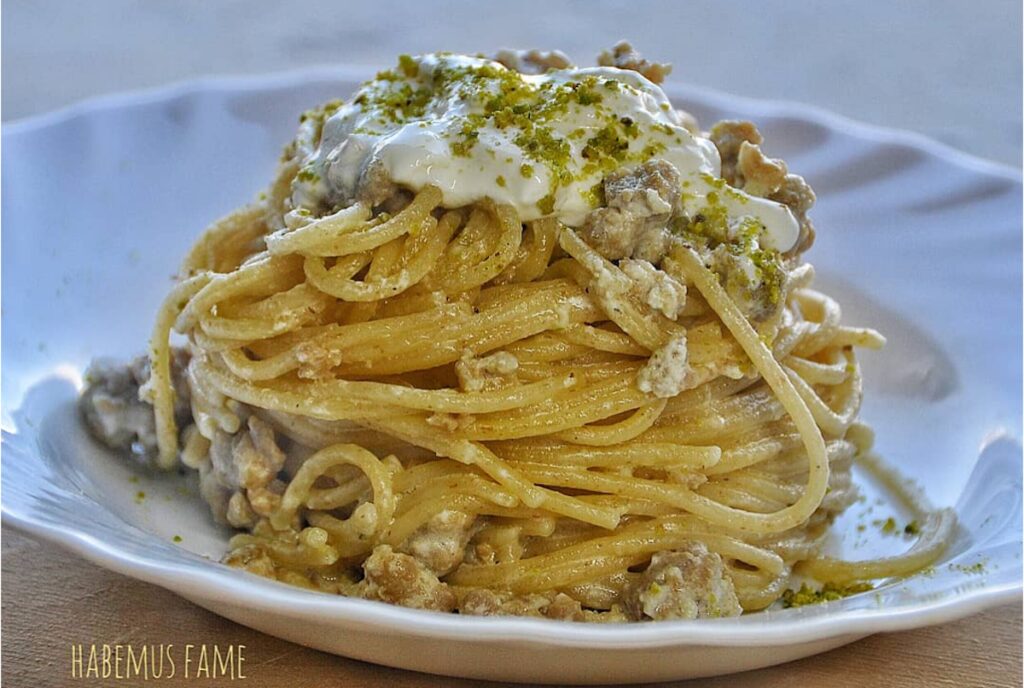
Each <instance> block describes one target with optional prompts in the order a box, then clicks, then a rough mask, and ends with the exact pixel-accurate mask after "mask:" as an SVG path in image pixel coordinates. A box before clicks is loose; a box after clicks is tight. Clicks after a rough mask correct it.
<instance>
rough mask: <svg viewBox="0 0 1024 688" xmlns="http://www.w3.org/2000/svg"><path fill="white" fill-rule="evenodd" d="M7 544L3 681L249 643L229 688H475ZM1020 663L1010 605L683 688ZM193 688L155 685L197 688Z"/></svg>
mask: <svg viewBox="0 0 1024 688" xmlns="http://www.w3.org/2000/svg"><path fill="white" fill-rule="evenodd" d="M2 540H3V577H2V586H3V590H2V593H3V595H2V610H0V611H2V614H3V624H4V625H3V631H4V634H3V657H2V660H3V669H4V679H6V680H5V682H4V685H11V686H35V687H38V688H44V687H46V686H64V685H71V684H72V681H71V679H70V672H71V649H70V648H71V646H72V645H73V644H75V645H77V644H83V645H85V646H88V645H90V644H92V643H95V644H97V645H99V644H103V643H107V644H111V645H113V644H130V645H132V646H134V647H140V646H142V645H145V644H159V643H164V644H167V643H173V644H175V645H176V646H177V647H179V648H180V647H183V646H184V645H185V644H186V643H192V644H194V645H196V646H199V645H201V644H204V643H205V644H215V643H218V644H221V645H226V644H234V645H244V646H245V648H246V649H245V663H244V665H243V666H244V670H245V677H246V678H245V680H244V681H236V682H234V683H232V685H236V684H237V685H245V686H252V687H253V688H258V687H263V686H267V687H269V686H285V685H289V686H294V685H306V686H313V685H339V686H346V687H349V688H355V687H360V688H375V687H377V686H380V687H381V688H384V687H390V686H395V685H402V686H417V687H423V688H426V687H428V686H429V687H433V686H453V687H461V686H471V685H477V684H478V683H479V682H474V681H468V680H467V681H463V680H456V679H450V678H445V677H439V676H429V675H427V674H417V673H413V672H406V671H400V670H398V669H389V668H386V667H379V666H374V665H371V664H365V663H363V662H357V661H355V660H351V659H345V658H343V657H335V656H333V655H329V654H325V653H323V652H318V651H316V650H310V649H308V648H304V647H300V646H298V645H293V644H291V643H288V642H285V641H283V640H278V639H277V638H273V637H270V636H267V635H264V634H262V633H259V632H257V631H253V630H251V629H249V628H246V627H244V626H239V625H238V624H236V623H233V622H231V621H228V620H226V619H223V618H221V617H218V616H216V615H214V614H211V613H210V612H207V611H206V610H204V609H201V608H199V607H197V606H194V605H193V604H191V603H189V602H186V601H184V600H182V599H180V598H178V597H177V596H175V595H174V594H173V593H170V592H167V591H166V590H163V589H161V588H157V587H154V586H152V585H149V584H147V583H141V582H139V581H135V580H132V579H130V578H125V577H123V576H120V575H117V574H114V573H110V572H108V571H105V570H103V569H101V568H98V567H96V566H94V565H92V564H90V563H88V562H86V561H83V560H81V559H79V558H77V557H76V556H74V555H72V554H70V553H67V552H65V551H63V550H61V549H59V548H58V547H56V546H54V545H51V544H49V543H42V542H38V541H36V540H33V539H31V538H29V537H26V536H24V535H22V534H21V533H19V532H17V531H15V530H13V529H11V528H9V527H6V526H5V527H4V528H3V535H2ZM1021 667H1022V663H1021V608H1020V606H1019V605H1012V606H1006V607H999V608H996V609H993V610H990V611H988V612H985V613H982V614H979V615H977V616H974V617H970V618H967V619H963V620H960V621H956V622H953V623H950V624H946V625H944V626H936V627H932V628H923V629H919V630H915V631H908V632H904V633H892V634H883V635H876V636H872V637H869V638H866V639H864V640H861V641H859V642H857V643H854V644H852V645H848V646H847V647H843V648H839V649H838V650H833V651H832V652H829V653H826V654H823V655H819V656H817V657H812V658H810V659H804V660H800V661H797V662H792V663H789V664H784V665H782V666H778V667H772V668H769V669H762V670H760V671H751V672H747V673H744V674H738V675H735V676H729V677H721V678H716V679H709V680H704V681H694V682H691V683H686V684H685V685H687V686H690V685H699V686H721V687H723V688H724V687H726V686H728V687H729V688H744V687H745V686H762V687H771V686H815V685H828V686H829V687H830V688H845V687H847V686H874V685H879V680H880V679H881V678H882V677H885V685H886V686H889V687H891V688H909V687H910V686H928V688H936V687H939V686H956V687H958V688H966V687H973V686H1019V685H1021V683H1022V680H1024V677H1022V673H1021V672H1022V669H1021ZM299 678H301V682H297V679H299ZM197 681H198V680H197V679H195V678H193V679H190V680H189V681H185V680H182V681H180V682H179V681H177V680H170V681H165V680H161V681H159V682H158V683H159V684H160V685H195V684H196V683H197ZM198 682H200V683H203V684H213V685H226V684H228V683H230V682H229V681H226V680H223V681H220V682H216V681H198ZM73 683H74V684H76V685H77V684H85V685H90V684H95V685H124V684H125V682H123V681H121V682H115V681H112V680H111V681H108V682H103V681H95V680H91V681H90V680H84V681H83V680H75V681H74V682H73ZM153 683H154V684H155V683H156V682H153ZM147 685H148V684H147ZM486 685H495V686H498V685H506V684H489V683H488V684H486ZM507 685H512V684H507ZM663 685H670V684H663ZM678 685H682V684H678Z"/></svg>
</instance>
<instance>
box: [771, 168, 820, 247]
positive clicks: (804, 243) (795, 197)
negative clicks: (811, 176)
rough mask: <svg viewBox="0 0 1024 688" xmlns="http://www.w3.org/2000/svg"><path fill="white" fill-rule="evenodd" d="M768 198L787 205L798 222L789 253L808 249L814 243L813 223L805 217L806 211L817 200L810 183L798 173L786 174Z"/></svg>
mask: <svg viewBox="0 0 1024 688" xmlns="http://www.w3.org/2000/svg"><path fill="white" fill-rule="evenodd" d="M768 198H769V199H771V200H773V201H776V202H778V203H782V204H783V205H787V206H789V209H790V210H792V211H793V214H794V215H795V216H796V219H797V221H798V222H799V223H800V236H799V237H798V238H797V241H796V245H795V246H793V248H791V249H790V250H789V253H791V254H794V255H799V254H800V253H803V252H804V251H806V250H807V249H809V248H810V247H811V245H812V244H813V243H814V224H813V223H812V222H811V218H809V217H807V211H808V210H810V209H811V206H813V205H814V201H815V200H817V199H816V198H815V195H814V190H813V189H811V185H810V184H808V183H807V182H806V181H805V180H804V178H803V177H801V176H800V175H798V174H787V175H786V178H785V180H784V181H783V183H782V186H781V187H780V188H779V189H778V190H777V191H775V192H774V193H772V194H771V195H770V196H768Z"/></svg>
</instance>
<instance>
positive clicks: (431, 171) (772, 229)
mask: <svg viewBox="0 0 1024 688" xmlns="http://www.w3.org/2000/svg"><path fill="white" fill-rule="evenodd" d="M684 122H685V119H684V117H683V116H682V115H681V114H680V113H679V112H677V111H676V110H675V109H674V108H673V107H672V106H671V104H670V102H669V100H668V97H667V96H666V95H665V93H664V91H662V89H661V88H660V87H659V86H658V85H656V84H654V83H652V82H651V81H649V80H648V79H646V78H645V77H643V76H641V75H640V74H639V73H637V72H635V71H632V70H628V69H619V68H617V67H610V66H603V67H589V68H574V67H571V68H565V69H549V70H548V71H547V72H545V73H543V74H523V73H520V72H518V71H515V70H512V69H508V68H507V67H505V66H504V65H502V64H501V63H499V62H496V61H493V60H489V59H486V58H482V57H468V56H464V55H455V54H452V53H434V54H428V55H421V56H410V55H403V56H401V57H400V58H399V60H398V64H397V65H396V66H395V67H394V68H392V69H388V70H385V71H382V72H379V73H378V74H377V75H376V77H375V78H374V79H371V80H370V81H367V82H366V83H364V84H363V85H362V86H361V87H360V89H359V90H358V91H357V92H356V93H355V94H354V95H353V97H352V98H351V99H350V100H349V101H348V102H346V103H344V104H342V103H340V102H332V103H330V104H328V105H326V106H324V107H322V108H318V109H316V110H312V111H310V112H308V113H306V115H304V118H303V122H302V127H304V129H300V138H302V140H303V142H304V143H303V144H302V145H296V147H295V150H296V151H297V157H298V158H299V161H300V164H299V169H300V172H299V174H298V176H297V177H296V179H295V182H294V184H293V192H292V202H293V205H294V206H296V207H307V208H311V209H313V210H314V211H318V212H322V211H324V210H325V209H332V208H338V207H342V206H345V205H348V204H351V203H352V202H354V201H355V200H356V199H358V198H360V197H361V195H360V193H361V191H362V190H364V187H365V185H366V184H367V183H368V180H369V181H372V180H379V179H386V180H387V181H388V182H389V183H393V184H396V185H397V186H399V187H403V188H407V189H411V190H413V191H415V190H418V189H420V188H423V187H424V186H427V185H434V186H436V187H438V188H439V189H440V190H441V192H442V195H443V205H445V206H446V207H458V206H463V205H467V204H470V203H473V202H476V201H480V200H482V199H484V198H491V199H492V200H494V201H496V202H499V203H507V204H510V205H512V206H514V207H515V208H516V210H517V212H518V213H519V215H520V217H521V218H522V219H523V220H524V221H529V220H533V219H537V218H539V217H551V216H553V217H557V218H558V219H559V220H561V221H562V222H564V223H565V224H567V225H569V226H573V227H578V226H580V225H582V223H583V222H584V220H585V218H586V216H587V214H588V213H589V212H590V211H591V210H593V209H594V208H596V207H599V206H601V204H602V203H603V200H604V199H603V194H602V193H601V191H600V187H601V181H602V179H603V178H604V177H605V176H607V175H608V174H609V173H611V172H614V171H616V170H619V169H622V168H628V167H632V166H637V165H640V164H643V163H645V162H648V161H651V160H654V159H661V160H664V161H666V162H668V163H669V164H671V165H672V166H673V167H675V168H676V170H678V172H679V174H680V177H681V178H682V179H685V180H687V181H688V182H689V184H690V185H689V188H688V189H687V191H686V193H685V195H684V196H683V197H682V198H681V199H680V205H681V206H685V207H686V209H687V211H690V210H695V209H696V207H698V206H701V205H707V206H709V207H710V206H713V205H715V203H714V202H707V199H706V194H707V193H709V192H715V193H716V194H717V195H719V196H721V197H722V199H721V200H720V203H721V204H722V205H723V207H725V208H726V209H727V211H728V213H729V214H730V215H736V214H737V211H740V212H741V214H745V215H750V216H751V217H755V218H758V221H759V222H760V224H761V226H763V227H765V231H766V233H767V234H766V236H765V237H763V238H762V242H764V243H767V244H770V245H772V246H773V247H774V248H778V249H780V250H787V249H788V248H790V247H791V246H792V244H793V243H794V241H795V239H796V236H797V234H798V231H799V228H798V225H797V222H796V220H795V219H794V217H793V215H792V213H791V212H790V211H789V210H788V208H786V207H785V206H783V205H781V204H779V203H776V202H773V201H769V200H766V199H762V198H755V197H752V196H748V195H747V194H745V193H744V192H742V191H739V190H736V189H732V187H728V186H727V185H725V182H724V181H723V180H721V179H719V176H720V174H721V160H720V157H719V154H718V150H717V149H716V147H715V145H714V144H713V143H712V142H711V141H710V140H709V139H707V138H704V137H703V136H699V135H695V134H693V133H691V132H690V131H689V130H688V129H687V128H686V127H685V126H684ZM371 172H372V173H371ZM362 196H363V197H365V196H369V197H376V196H375V195H374V194H362ZM691 206H692V207H691ZM768 235H770V236H768Z"/></svg>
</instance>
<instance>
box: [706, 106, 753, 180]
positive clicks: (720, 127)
mask: <svg viewBox="0 0 1024 688" xmlns="http://www.w3.org/2000/svg"><path fill="white" fill-rule="evenodd" d="M708 137H709V138H710V139H711V142H712V143H713V144H715V148H717V149H718V155H719V156H720V157H721V158H722V179H724V180H725V181H726V182H728V183H729V185H731V186H737V183H736V163H737V161H738V160H739V157H740V148H741V147H742V146H743V144H744V143H751V144H754V145H757V146H759V145H761V144H762V143H764V138H763V137H762V136H761V132H759V131H758V130H757V127H756V126H754V123H753V122H745V121H741V120H731V119H726V120H722V121H721V122H717V123H716V124H715V125H714V126H713V127H711V132H710V133H709V134H708ZM737 188H739V187H737Z"/></svg>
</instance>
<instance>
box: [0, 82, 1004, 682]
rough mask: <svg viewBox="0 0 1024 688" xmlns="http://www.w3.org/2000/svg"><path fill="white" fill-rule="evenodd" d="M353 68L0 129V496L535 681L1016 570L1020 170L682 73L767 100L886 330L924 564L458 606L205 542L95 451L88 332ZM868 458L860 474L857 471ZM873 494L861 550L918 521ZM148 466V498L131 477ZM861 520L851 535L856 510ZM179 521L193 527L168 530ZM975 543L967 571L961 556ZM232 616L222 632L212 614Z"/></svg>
mask: <svg viewBox="0 0 1024 688" xmlns="http://www.w3.org/2000/svg"><path fill="white" fill-rule="evenodd" d="M367 76H369V72H368V71H362V70H361V71H359V72H355V71H351V70H349V71H344V70H340V71H339V70H331V71H324V70H321V71H312V72H303V73H298V74H288V75H282V76H274V77H269V78H259V79H209V80H202V81H197V82H190V83H187V84H183V85H179V86H174V87H171V88H166V89H161V90H157V91H149V92H145V93H139V94H133V95H128V96H117V97H113V98H104V99H101V100H96V101H91V102H88V103H84V104H82V105H79V106H76V107H73V108H71V109H68V110H64V111H61V112H58V113H55V114H51V115H46V116H43V117H39V118H36V119H33V120H29V121H24V122H20V123H17V124H14V125H11V126H6V127H4V130H3V198H2V201H3V202H2V212H3V218H2V219H3V228H4V236H3V239H4V247H3V248H4V251H3V318H4V322H3V325H4V327H3V419H2V422H3V432H4V434H3V516H4V519H5V521H6V522H8V523H11V524H14V525H16V526H18V527H20V528H22V529H24V530H26V531H28V532H30V533H33V534H35V535H38V536H40V537H44V538H47V539H50V540H53V541H55V542H58V543H60V544H61V545H64V546H65V547H68V548H70V549H72V550H74V551H76V552H78V553H79V554H81V555H82V556H84V557H86V558H88V559H90V560H92V561H94V562H96V563H98V564H101V565H103V566H106V567H108V568H110V569H113V570H115V571H119V572H121V573H124V574H126V575H129V576H133V577H136V578H139V579H142V580H145V581H149V582H152V583H155V584H157V585H162V586H164V587H166V588H168V589H170V590H173V591H175V592H177V593H179V594H181V595H182V596H184V597H186V598H188V599H190V600H193V601H195V602H196V603H197V604H200V605H202V606H204V607H206V608H208V609H211V610H213V611H215V612H217V613H219V614H222V615H224V616H226V617H228V618H231V619H234V620H236V621H238V622H240V623H243V624H247V625H249V626H252V627H254V628H257V629H260V630H262V631H265V632H267V633H272V634H274V635H278V636H281V637H283V638H287V639H289V640H292V641H295V642H298V643H302V644H305V645H309V646H311V647H316V648H320V649H322V650H327V651H329V652H335V653H339V654H344V655H348V656H351V657H356V658H359V659H363V660H367V661H371V662H378V663H382V664H388V665H392V666H398V667H403V668H409V669H418V670H421V671H429V672H435V673H444V674H451V675H458V676H469V677H478V678H490V679H504V680H513V681H528V682H542V681H543V682H575V683H608V682H620V681H622V682H638V681H655V680H665V679H676V678H684V677H693V676H704V675H711V674H720V673H728V672H733V671H742V670H746V669H752V668H756V667H761V666H766V665H769V664H776V663H780V662H785V661H788V660H791V659H795V658H798V657H804V656H807V655H810V654H813V653H816V652H821V651H824V650H827V649H829V648H833V647H836V646H838V645H842V644H844V643H848V642H850V641H852V640H854V639H856V638H859V637H863V636H865V635H868V634H871V633H875V632H878V631H893V630H900V629H906V628H912V627H916V626H922V625H926V624H936V623H941V622H944V621H948V620H950V619H954V618H957V617H961V616H965V615H967V614H971V613H974V612H977V611H980V610H981V609H984V608H986V607H989V606H992V605H995V604H999V603H1004V602H1007V601H1010V600H1013V599H1015V598H1016V597H1017V596H1019V594H1020V589H1021V561H1020V551H1021V545H1020V540H1021V530H1020V529H1021V445H1020V437H1021V427H1020V421H1021V356H1020V351H1021V301H1020V284H1021V207H1020V198H1021V180H1020V176H1019V174H1017V173H1016V172H1014V171H1012V170H1010V169H1009V168H1003V167H1000V166H996V165H993V164H989V163H986V162H983V161H980V160H977V159H973V158H970V157H967V156H965V155H963V154H959V153H956V152H954V151H952V150H950V149H947V148H944V147H941V146H939V145H938V144H935V143H933V142H930V141H927V140H924V139H922V138H920V137H916V136H912V135H908V134H903V133H896V132H891V131H884V130H880V129H875V128H869V127H865V126H862V125H859V124H855V123H853V122H849V121H847V120H843V119H840V118H838V117H835V116H833V115H828V114H825V113H823V112H819V111H815V110H810V109H808V108H805V107H801V106H795V105H789V104H780V103H769V102H756V101H751V100H745V99H740V98H735V97H730V96H724V95H721V94H715V93H710V92H707V91H698V90H694V89H689V88H682V87H678V88H670V89H669V91H670V93H671V95H672V96H673V97H674V98H675V99H676V100H677V102H678V103H679V104H681V105H683V106H685V107H687V108H688V109H690V110H692V111H693V112H694V113H695V114H696V115H697V116H698V117H699V118H700V120H701V121H702V122H703V123H705V124H708V123H710V122H712V121H714V120H716V119H719V118H723V117H743V118H749V119H752V120H755V121H756V122H758V123H759V125H760V126H761V129H762V131H763V132H764V133H765V136H766V139H767V150H768V152H769V153H770V154H772V155H776V156H780V157H783V158H785V159H786V160H787V161H788V162H789V164H790V168H791V169H792V170H794V171H797V172H799V173H801V174H803V175H805V176H806V177H807V179H808V180H809V181H810V182H811V184H812V185H813V186H814V188H815V189H816V190H817V191H818V196H819V199H820V201H819V204H818V206H817V208H816V209H815V212H814V217H815V220H816V224H817V226H818V229H819V232H818V241H817V243H816V245H815V246H814V248H813V250H812V252H811V253H810V256H809V257H810V260H811V261H813V262H814V263H815V264H816V265H817V267H818V272H819V284H820V285H822V286H823V287H824V288H826V289H827V290H829V291H830V292H831V293H832V294H833V295H835V296H837V297H838V298H839V300H840V301H841V302H842V303H843V304H844V306H845V310H846V318H847V321H848V322H852V323H861V324H873V325H875V326H876V327H878V328H879V329H881V330H883V331H884V332H885V334H886V335H888V337H889V342H890V343H889V346H888V347H887V348H886V350H885V351H884V352H881V353H877V354H867V355H865V356H864V367H865V375H866V378H867V389H866V402H865V404H864V410H863V417H864V418H866V419H867V420H868V421H869V422H871V423H872V424H873V425H874V426H875V428H876V429H877V433H878V443H877V446H878V448H879V449H880V450H881V453H883V454H884V455H886V456H887V457H888V458H889V459H890V461H891V462H892V463H894V464H896V465H898V466H899V467H900V468H901V470H902V471H903V472H904V473H905V474H907V475H911V476H914V477H915V478H916V479H917V480H918V481H919V482H920V484H921V486H922V487H923V488H924V490H925V492H926V493H927V494H928V495H929V497H930V498H931V499H932V501H933V502H935V503H937V504H939V505H955V506H956V508H957V511H958V513H959V516H960V521H961V524H962V527H961V532H960V534H959V537H958V539H957V541H956V543H955V545H954V546H953V547H952V549H951V550H950V552H949V553H948V554H947V555H946V557H945V558H944V560H943V562H942V563H941V564H940V565H938V566H936V567H935V569H934V571H932V572H931V573H930V574H929V575H921V576H917V577H915V578H911V579H908V580H903V581H896V582H892V583H890V584H888V585H885V586H883V587H881V588H879V589H878V591H877V592H875V593H866V594H862V595H858V596H854V597H850V598H847V599H845V600H842V601H839V602H834V603H829V604H826V605H818V606H813V607H804V608H800V609H789V610H773V611H769V612H765V613H760V614H753V615H750V616H745V617H742V618H738V619H722V620H709V621H697V622H666V623H653V624H642V625H629V626H625V625H623V626H610V627H583V626H580V625H573V624H567V623H559V622H547V621H539V620H528V619H510V618H467V617H459V616H454V615H442V614H434V613H429V612H420V611H415V610H409V609H401V608H397V607H391V606H387V605H385V604H380V603H375V602H366V601H362V600H351V599H344V598H337V597H332V596H328V595H322V594H318V593H311V592H305V591H302V590H298V589H293V588H290V587H286V586H284V585H279V584H276V583H272V582H268V581H265V580H262V579H259V578H256V577H254V576H250V575H248V574H243V573H240V572H238V571H236V570H233V569H229V568H227V567H224V566H221V565H220V564H218V563H216V559H217V558H218V557H219V556H220V554H221V553H222V552H223V549H224V545H225V542H226V540H227V537H228V533H227V532H226V531H224V530H221V529H219V528H217V527H215V526H213V525H212V523H211V521H210V519H209V518H208V515H207V512H206V508H205V506H204V505H203V504H201V503H200V502H199V500H198V499H197V498H195V497H193V496H190V495H191V494H192V493H190V492H189V490H188V487H189V485H188V479H186V478H181V477H178V476H155V475H150V474H148V473H146V472H144V471H142V470H141V469H138V468H134V467H131V466H129V465H127V464H126V463H125V462H124V461H123V460H122V459H120V458H118V457H115V456H112V455H111V454H110V453H108V452H106V451H103V450H101V449H99V448H98V447H97V446H96V445H95V444H94V443H92V442H91V441H90V440H89V438H88V437H87V436H86V435H85V434H84V432H83V430H82V428H81V426H80V424H79V422H78V419H77V415H76V413H75V408H74V400H75V395H76V388H77V386H78V385H79V384H80V374H81V371H82V370H84V368H85V366H86V365H87V363H88V361H89V360H90V359H91V358H92V357H93V356H98V355H111V356H120V357H128V356H130V355H132V354H134V353H136V352H138V351H141V350H142V349H143V346H144V344H145V341H146V338H147V336H148V332H149V329H150V323H151V320H152V317H153V314H154V312H155V310H156V307H157V304H158V302H159V301H160V300H161V299H162V297H163V295H164V293H165V292H166V290H167V288H168V287H169V285H170V280H171V275H172V274H173V272H174V271H175V268H176V266H177V263H178V261H179V259H180V258H181V257H182V256H183V255H184V252H185V250H186V248H187V247H188V246H189V245H190V243H191V242H192V241H193V239H194V238H195V237H196V236H197V234H198V232H199V231H200V230H201V229H202V228H203V227H204V226H205V225H206V224H207V223H208V222H210V221H211V220H212V219H214V218H216V217H218V216H220V215H222V214H224V213H226V212H228V211H229V210H231V209H233V208H234V207H236V206H238V205H239V204H241V203H242V202H244V201H246V200H247V199H249V198H251V197H252V196H253V195H254V194H255V193H256V192H257V191H259V190H260V189H261V188H262V187H263V185H264V184H265V183H266V182H267V181H268V180H269V179H270V177H271V174H272V171H273V167H274V162H275V160H276V158H277V156H278V154H279V151H280V149H281V147H282V145H283V144H284V143H285V142H286V141H287V140H288V139H289V138H290V137H291V136H292V134H293V131H294V127H295V124H296V116H297V114H298V113H299V112H301V111H302V110H304V109H306V108H308V107H310V106H311V105H313V104H316V103H319V102H322V101H325V100H327V99H329V98H332V97H337V96H339V95H340V96H345V95H347V94H348V93H350V92H351V91H352V89H353V87H354V85H355V81H356V80H358V79H362V78H365V77H367ZM861 478H862V479H863V478H864V476H861ZM867 488H868V493H869V499H868V501H866V502H865V503H864V504H860V505H856V506H854V507H853V508H852V509H851V510H850V513H849V514H848V515H847V516H845V517H844V518H843V519H842V520H841V521H840V522H839V523H838V524H837V527H836V535H835V537H834V542H833V543H832V548H833V549H834V550H835V551H838V552H842V553H845V554H847V555H850V556H868V555H870V554H871V553H873V552H877V551H880V550H889V551H891V550H893V549H898V548H900V547H906V546H907V542H906V541H904V540H902V539H901V538H898V537H896V538H892V537H890V538H885V537H882V535H881V534H880V533H879V531H878V529H877V527H874V526H872V524H871V522H872V521H873V520H875V519H881V518H884V517H886V516H888V515H890V514H894V515H895V516H896V517H897V519H898V520H899V518H900V517H901V513H900V512H899V510H898V509H897V508H895V507H893V506H892V505H889V504H888V503H886V501H885V495H880V494H877V491H876V490H875V489H874V488H873V487H872V486H871V485H870V484H869V485H868V486H867ZM139 492H144V493H145V495H146V496H145V498H142V499H140V498H138V496H137V494H138V493H139ZM858 522H860V523H864V524H866V525H867V526H868V529H867V530H866V531H864V532H863V533H858V531H857V529H856V525H857V524H858ZM175 535H179V536H181V537H182V542H181V543H180V544H174V543H173V542H172V538H173V537H174V536H175ZM975 564H981V566H980V567H977V568H980V569H982V570H983V572H981V573H968V572H967V571H970V570H972V569H971V567H972V566H973V565H975ZM224 640H225V642H230V639H229V638H225V639H224Z"/></svg>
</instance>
